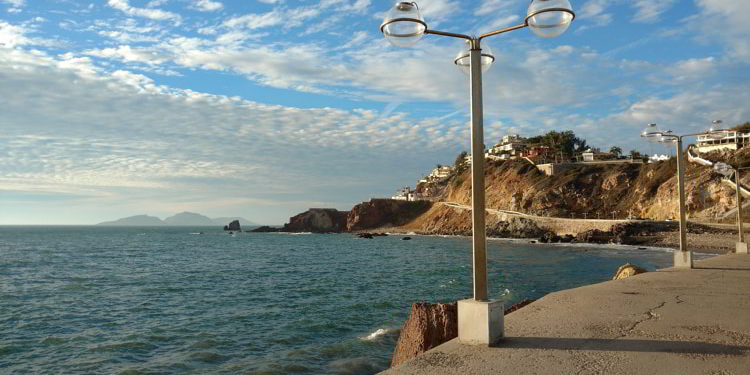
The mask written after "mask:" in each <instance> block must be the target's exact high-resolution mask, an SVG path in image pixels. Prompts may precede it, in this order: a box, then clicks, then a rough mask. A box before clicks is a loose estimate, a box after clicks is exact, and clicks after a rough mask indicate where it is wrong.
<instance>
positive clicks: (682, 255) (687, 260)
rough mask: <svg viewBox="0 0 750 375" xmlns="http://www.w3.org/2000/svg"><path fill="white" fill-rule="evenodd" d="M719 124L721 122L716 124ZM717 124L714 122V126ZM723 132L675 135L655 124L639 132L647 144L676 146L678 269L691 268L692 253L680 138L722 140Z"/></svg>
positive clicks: (676, 264)
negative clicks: (689, 247) (678, 220)
mask: <svg viewBox="0 0 750 375" xmlns="http://www.w3.org/2000/svg"><path fill="white" fill-rule="evenodd" d="M718 123H721V122H718ZM718 123H716V122H714V125H717V124H718ZM725 133H726V131H725V130H719V129H716V128H714V127H712V128H710V129H709V130H708V131H707V132H704V133H694V134H684V135H676V134H673V133H672V131H671V130H667V131H662V130H661V129H659V126H658V125H656V124H648V125H647V126H646V129H644V130H643V132H641V137H643V138H646V140H648V141H649V142H662V143H669V142H674V143H675V144H676V146H677V190H678V193H677V195H678V205H679V209H680V249H679V251H676V252H675V253H674V266H675V267H680V268H693V252H692V251H689V250H688V248H687V218H686V217H685V215H686V213H685V211H686V210H685V156H684V155H683V153H682V138H684V137H690V136H696V135H705V136H708V137H710V138H723V136H724V135H723V134H725Z"/></svg>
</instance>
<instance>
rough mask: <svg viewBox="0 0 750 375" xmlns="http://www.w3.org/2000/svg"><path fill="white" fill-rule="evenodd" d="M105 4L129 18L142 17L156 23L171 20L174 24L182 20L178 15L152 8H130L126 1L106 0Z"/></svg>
mask: <svg viewBox="0 0 750 375" xmlns="http://www.w3.org/2000/svg"><path fill="white" fill-rule="evenodd" d="M107 4H108V5H109V6H110V7H112V8H114V9H117V10H119V11H122V12H123V13H125V14H128V15H131V16H136V17H144V18H148V19H152V20H157V21H165V20H171V21H173V22H175V23H179V22H180V21H181V19H182V17H180V15H179V14H176V13H172V12H168V11H165V10H161V9H152V8H136V7H133V6H130V3H129V2H128V0H107Z"/></svg>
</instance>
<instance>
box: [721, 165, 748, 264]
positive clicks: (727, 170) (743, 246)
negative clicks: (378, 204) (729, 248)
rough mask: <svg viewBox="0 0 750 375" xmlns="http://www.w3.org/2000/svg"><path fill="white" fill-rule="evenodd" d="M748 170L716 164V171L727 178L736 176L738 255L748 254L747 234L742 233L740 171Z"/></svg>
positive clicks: (736, 250)
mask: <svg viewBox="0 0 750 375" xmlns="http://www.w3.org/2000/svg"><path fill="white" fill-rule="evenodd" d="M743 169H748V168H733V167H732V166H731V165H729V164H726V163H722V162H718V163H714V170H715V171H716V172H718V173H720V174H722V175H724V176H725V177H726V178H730V176H731V175H732V174H734V190H735V193H736V194H737V244H736V245H735V252H736V253H737V254H747V253H748V251H747V242H745V234H744V232H743V231H742V194H740V189H741V187H740V171H741V170H743Z"/></svg>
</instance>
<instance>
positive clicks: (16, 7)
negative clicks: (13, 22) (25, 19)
mask: <svg viewBox="0 0 750 375" xmlns="http://www.w3.org/2000/svg"><path fill="white" fill-rule="evenodd" d="M2 2H3V3H5V4H8V5H9V6H10V7H9V8H8V13H19V12H21V10H22V8H23V7H25V6H26V0H2Z"/></svg>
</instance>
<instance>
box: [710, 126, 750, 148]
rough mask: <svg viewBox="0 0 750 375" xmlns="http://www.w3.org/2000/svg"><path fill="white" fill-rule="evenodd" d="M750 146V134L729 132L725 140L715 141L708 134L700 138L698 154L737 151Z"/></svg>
mask: <svg viewBox="0 0 750 375" xmlns="http://www.w3.org/2000/svg"><path fill="white" fill-rule="evenodd" d="M748 144H750V133H741V132H738V131H734V130H732V131H729V132H727V134H726V135H725V136H724V137H723V138H719V139H714V138H712V137H711V136H709V135H708V134H701V135H699V136H698V152H711V151H717V150H737V149H740V148H742V147H744V146H746V145H748Z"/></svg>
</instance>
